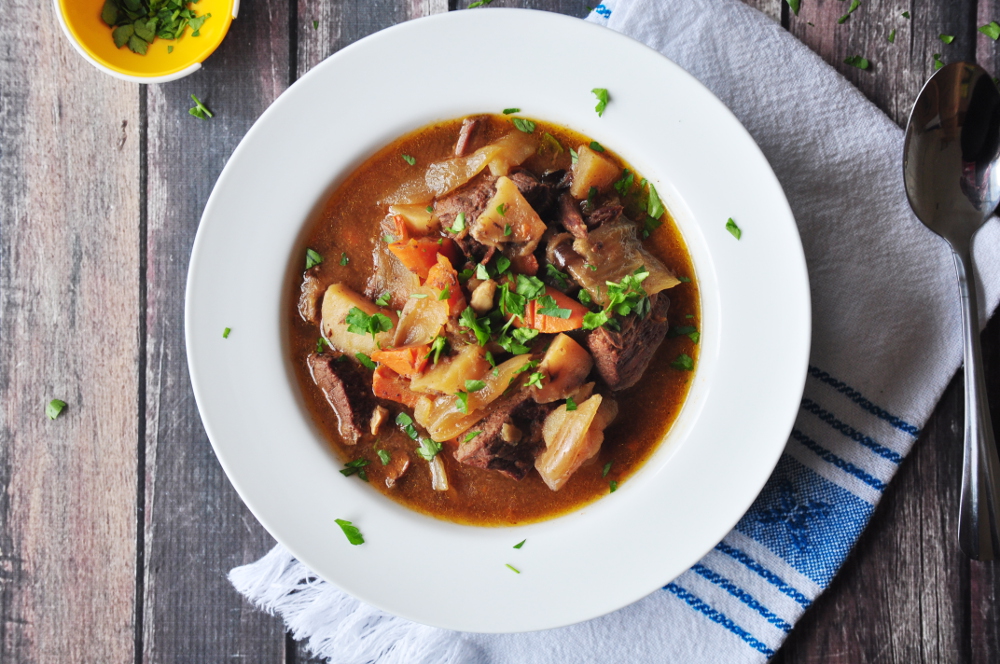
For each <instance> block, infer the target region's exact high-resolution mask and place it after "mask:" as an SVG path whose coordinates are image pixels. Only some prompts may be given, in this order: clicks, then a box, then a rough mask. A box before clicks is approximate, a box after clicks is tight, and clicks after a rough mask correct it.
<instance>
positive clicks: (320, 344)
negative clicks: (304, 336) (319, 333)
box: [316, 337, 330, 355]
mask: <svg viewBox="0 0 1000 664" xmlns="http://www.w3.org/2000/svg"><path fill="white" fill-rule="evenodd" d="M329 345H330V342H329V341H327V340H326V337H320V338H319V339H317V340H316V354H317V355H318V354H320V353H322V352H323V350H324V347H328V346H329Z"/></svg>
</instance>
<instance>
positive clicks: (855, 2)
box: [837, 0, 861, 23]
mask: <svg viewBox="0 0 1000 664" xmlns="http://www.w3.org/2000/svg"><path fill="white" fill-rule="evenodd" d="M860 6H861V0H851V6H850V8H849V9H848V10H847V13H846V14H844V15H843V16H841V17H840V18H838V19H837V23H843V22H845V21H846V20H847V18H848V17H849V16H850V15H851V14H853V13H854V10H856V9H857V8H858V7H860Z"/></svg>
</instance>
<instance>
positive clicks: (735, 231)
mask: <svg viewBox="0 0 1000 664" xmlns="http://www.w3.org/2000/svg"><path fill="white" fill-rule="evenodd" d="M726 230H727V231H729V232H730V233H732V235H733V237H734V238H736V239H737V240H739V239H740V238H741V237H743V231H741V230H740V227H739V226H737V225H736V222H735V221H733V218H732V217H730V218H729V219H728V221H726Z"/></svg>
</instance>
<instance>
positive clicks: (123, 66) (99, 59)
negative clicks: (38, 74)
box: [55, 0, 240, 83]
mask: <svg viewBox="0 0 1000 664" xmlns="http://www.w3.org/2000/svg"><path fill="white" fill-rule="evenodd" d="M55 4H56V10H57V12H58V14H59V22H60V24H61V25H62V28H63V31H64V32H65V33H66V36H67V37H69V39H70V41H71V42H72V43H73V45H74V47H76V50H77V51H79V53H80V55H82V56H83V57H84V58H86V59H87V60H88V61H89V62H90V63H91V64H92V65H94V66H95V67H97V68H98V69H100V70H102V71H104V72H105V73H107V74H111V75H112V76H116V77H118V78H122V79H125V80H129V81H136V82H138V83H163V82H166V81H172V80H175V79H178V78H181V77H182V76H187V75H188V74H191V73H193V72H195V71H197V70H198V68H199V67H201V62H202V61H203V60H204V59H205V58H207V57H208V56H209V55H211V54H212V52H213V51H215V49H216V48H217V47H218V46H219V44H221V43H222V40H223V38H225V36H226V33H227V32H228V31H229V24H230V23H232V21H233V19H234V18H236V15H237V13H238V12H239V6H240V2H239V0H200V2H198V3H197V4H195V5H193V8H194V10H195V12H196V13H197V14H198V15H199V16H201V15H203V14H211V15H212V16H211V18H209V19H208V20H207V21H205V23H204V25H202V26H201V30H200V31H199V35H198V36H197V37H195V36H193V35H192V33H191V28H186V29H185V30H184V34H183V35H182V36H181V37H180V38H179V39H174V40H165V39H159V38H157V39H155V40H154V41H153V43H152V44H150V46H149V50H148V51H147V52H146V54H145V55H138V54H136V53H133V52H132V51H130V50H129V49H128V47H127V46H124V47H122V48H115V42H114V40H113V39H112V38H111V28H110V27H108V26H107V25H106V24H105V23H104V21H103V20H101V9H102V8H103V7H104V0H55ZM168 46H172V47H173V48H172V49H170V52H168V48H167V47H168Z"/></svg>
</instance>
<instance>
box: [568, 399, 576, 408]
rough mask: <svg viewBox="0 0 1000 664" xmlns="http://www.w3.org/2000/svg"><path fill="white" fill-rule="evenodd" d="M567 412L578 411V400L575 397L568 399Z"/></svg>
mask: <svg viewBox="0 0 1000 664" xmlns="http://www.w3.org/2000/svg"><path fill="white" fill-rule="evenodd" d="M566 410H567V411H574V410H576V400H575V399H573V397H566Z"/></svg>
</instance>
